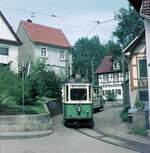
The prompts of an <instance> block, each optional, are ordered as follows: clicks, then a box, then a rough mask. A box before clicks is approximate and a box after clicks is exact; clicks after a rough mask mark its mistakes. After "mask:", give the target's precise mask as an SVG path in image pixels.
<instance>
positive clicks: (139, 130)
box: [130, 128, 147, 136]
mask: <svg viewBox="0 0 150 153" xmlns="http://www.w3.org/2000/svg"><path fill="white" fill-rule="evenodd" d="M130 133H133V134H137V135H141V136H147V132H146V128H133V129H132V130H131V132H130Z"/></svg>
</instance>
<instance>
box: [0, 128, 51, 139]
mask: <svg viewBox="0 0 150 153" xmlns="http://www.w3.org/2000/svg"><path fill="white" fill-rule="evenodd" d="M52 133H53V130H49V131H42V132H41V131H32V132H0V140H2V139H4V140H6V139H33V138H40V137H46V136H49V135H50V134H52Z"/></svg>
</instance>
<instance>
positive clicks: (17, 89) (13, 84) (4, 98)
mask: <svg viewBox="0 0 150 153" xmlns="http://www.w3.org/2000/svg"><path fill="white" fill-rule="evenodd" d="M21 90H22V89H21V79H20V78H19V77H18V76H17V75H16V74H14V73H13V72H11V71H10V70H9V68H8V67H0V104H4V103H9V102H11V103H12V102H13V103H14V102H15V101H16V99H17V96H18V95H21V93H22V91H21Z"/></svg>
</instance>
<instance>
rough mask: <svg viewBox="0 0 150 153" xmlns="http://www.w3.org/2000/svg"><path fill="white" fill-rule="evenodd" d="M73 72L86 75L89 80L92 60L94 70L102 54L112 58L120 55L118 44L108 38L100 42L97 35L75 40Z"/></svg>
mask: <svg viewBox="0 0 150 153" xmlns="http://www.w3.org/2000/svg"><path fill="white" fill-rule="evenodd" d="M72 53H73V73H80V74H83V75H84V76H86V75H87V76H88V79H89V81H91V77H92V76H91V74H92V63H91V62H92V61H93V68H94V72H95V70H96V68H97V67H98V66H99V64H100V63H101V61H102V59H103V58H104V56H108V55H111V56H113V57H114V58H115V57H117V56H120V55H121V48H120V46H119V45H118V44H117V43H115V42H114V41H112V40H110V41H108V42H107V43H106V44H102V43H101V42H100V40H99V37H98V36H94V37H92V38H91V39H89V38H87V37H85V38H80V39H78V40H77V41H76V43H75V45H74V48H73V51H72Z"/></svg>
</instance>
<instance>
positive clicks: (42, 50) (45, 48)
mask: <svg viewBox="0 0 150 153" xmlns="http://www.w3.org/2000/svg"><path fill="white" fill-rule="evenodd" d="M41 57H47V47H45V46H42V47H41Z"/></svg>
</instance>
